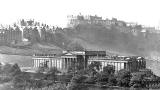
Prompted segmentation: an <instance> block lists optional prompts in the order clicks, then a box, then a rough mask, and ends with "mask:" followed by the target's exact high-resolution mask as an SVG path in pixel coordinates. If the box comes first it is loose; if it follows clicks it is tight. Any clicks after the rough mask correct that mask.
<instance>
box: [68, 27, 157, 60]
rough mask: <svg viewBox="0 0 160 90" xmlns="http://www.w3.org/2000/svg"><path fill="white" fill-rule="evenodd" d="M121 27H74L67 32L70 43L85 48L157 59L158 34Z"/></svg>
mask: <svg viewBox="0 0 160 90" xmlns="http://www.w3.org/2000/svg"><path fill="white" fill-rule="evenodd" d="M121 29H123V27H117V26H110V27H109V28H106V27H104V26H102V25H91V24H88V25H85V24H81V25H78V26H76V27H75V28H74V29H73V31H74V32H73V31H71V30H70V31H69V30H68V31H67V32H68V34H67V35H68V36H69V37H73V38H72V41H74V40H77V42H79V43H80V44H81V45H83V46H84V47H85V48H89V49H96V50H108V51H111V52H112V51H113V52H120V53H126V54H130V55H140V56H145V57H152V58H153V57H156V56H157V57H158V56H159V54H160V48H159V46H160V42H159V37H160V35H159V34H155V33H153V34H152V33H147V32H145V33H144V32H140V31H139V32H131V31H129V30H130V29H129V28H128V29H127V28H126V30H128V31H127V32H125V31H121Z"/></svg>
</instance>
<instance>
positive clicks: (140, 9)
mask: <svg viewBox="0 0 160 90" xmlns="http://www.w3.org/2000/svg"><path fill="white" fill-rule="evenodd" d="M80 12H81V14H84V15H95V14H96V15H98V16H102V17H104V18H112V17H115V18H117V19H120V20H124V21H127V22H138V23H139V24H144V25H147V26H160V1H159V0H0V23H2V24H11V23H13V22H15V21H17V20H19V19H22V18H24V19H30V18H31V19H35V20H37V21H41V22H44V23H47V24H49V25H58V26H63V27H64V26H65V25H66V24H67V15H72V14H73V15H77V14H79V13H80Z"/></svg>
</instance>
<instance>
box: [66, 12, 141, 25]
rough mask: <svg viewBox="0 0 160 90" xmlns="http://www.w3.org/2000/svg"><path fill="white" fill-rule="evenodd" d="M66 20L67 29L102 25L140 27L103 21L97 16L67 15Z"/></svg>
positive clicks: (118, 21)
mask: <svg viewBox="0 0 160 90" xmlns="http://www.w3.org/2000/svg"><path fill="white" fill-rule="evenodd" d="M67 18H68V24H67V26H68V27H74V26H77V25H78V24H102V25H109V26H110V25H117V26H122V27H126V26H132V27H137V26H140V25H138V24H137V23H133V22H125V21H122V20H117V18H112V19H111V20H109V19H108V18H106V19H103V18H102V17H99V16H97V15H95V16H92V15H86V16H84V15H81V14H79V15H77V16H73V15H69V16H67Z"/></svg>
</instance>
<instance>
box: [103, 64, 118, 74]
mask: <svg viewBox="0 0 160 90" xmlns="http://www.w3.org/2000/svg"><path fill="white" fill-rule="evenodd" d="M114 72H115V67H114V66H113V65H107V66H105V67H103V71H102V73H105V74H107V75H113V74H114Z"/></svg>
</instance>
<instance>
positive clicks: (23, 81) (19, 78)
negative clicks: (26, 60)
mask: <svg viewBox="0 0 160 90" xmlns="http://www.w3.org/2000/svg"><path fill="white" fill-rule="evenodd" d="M30 78H31V77H30V75H29V74H28V73H24V72H23V73H21V74H19V75H16V76H15V77H14V78H13V80H12V82H13V86H14V87H16V88H26V87H27V84H28V82H29V80H30Z"/></svg>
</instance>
